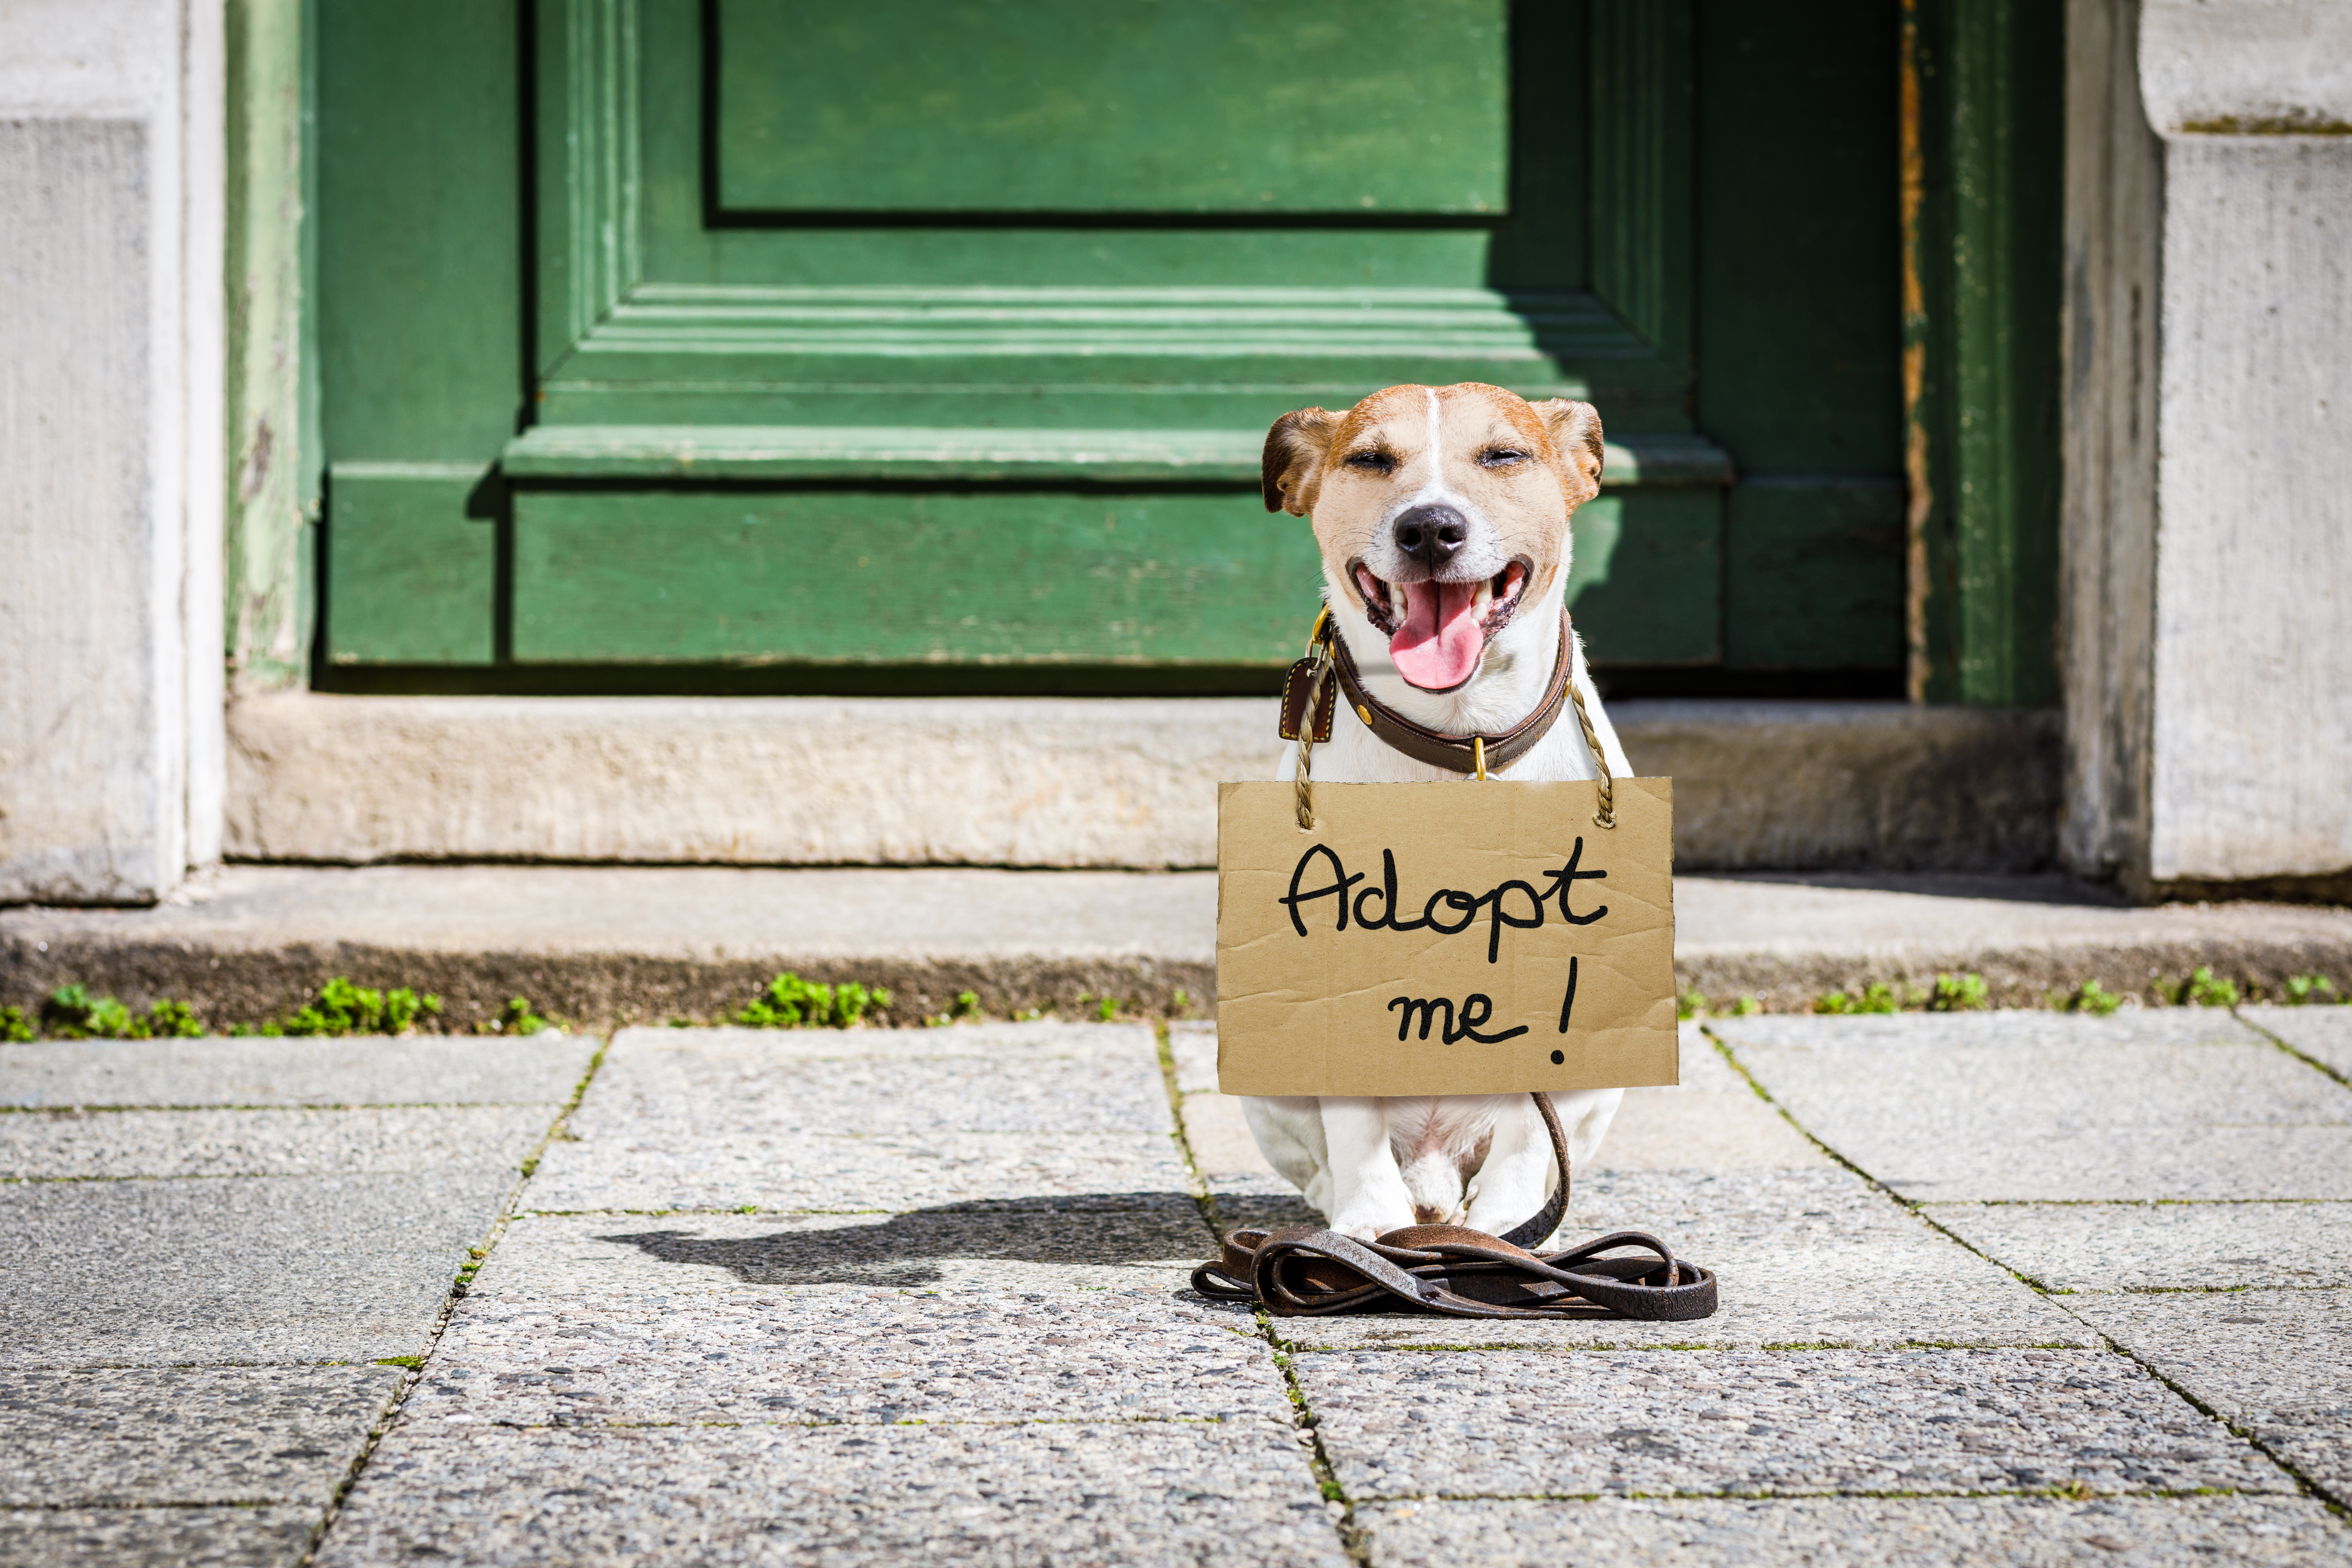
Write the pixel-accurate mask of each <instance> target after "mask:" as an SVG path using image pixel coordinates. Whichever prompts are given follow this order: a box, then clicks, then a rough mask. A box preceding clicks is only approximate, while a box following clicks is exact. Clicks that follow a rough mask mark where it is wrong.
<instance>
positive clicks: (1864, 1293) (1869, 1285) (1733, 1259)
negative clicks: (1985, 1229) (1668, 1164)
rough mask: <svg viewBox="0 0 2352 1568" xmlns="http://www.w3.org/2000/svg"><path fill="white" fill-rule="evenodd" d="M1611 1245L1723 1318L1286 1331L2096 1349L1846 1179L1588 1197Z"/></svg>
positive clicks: (1295, 1325)
mask: <svg viewBox="0 0 2352 1568" xmlns="http://www.w3.org/2000/svg"><path fill="white" fill-rule="evenodd" d="M1612 1230H1644V1231H1649V1232H1652V1233H1654V1234H1655V1235H1658V1236H1660V1237H1664V1239H1665V1241H1666V1243H1667V1244H1668V1245H1669V1246H1671V1247H1674V1248H1675V1252H1676V1254H1677V1255H1678V1256H1681V1257H1686V1258H1690V1259H1691V1260H1692V1261H1694V1262H1696V1263H1702V1264H1705V1265H1706V1266H1707V1267H1708V1268H1713V1269H1715V1270H1716V1272H1717V1276H1718V1278H1719V1279H1720V1284H1719V1286H1718V1291H1719V1294H1720V1297H1721V1302H1722V1304H1721V1305H1720V1307H1718V1308H1717V1311H1716V1313H1715V1315H1714V1316H1713V1317H1710V1318H1703V1319H1700V1320H1698V1321H1696V1322H1685V1323H1637V1322H1629V1321H1624V1320H1622V1319H1616V1318H1590V1319H1581V1320H1573V1319H1571V1320H1562V1321H1549V1322H1547V1321H1476V1322H1473V1321H1464V1320H1461V1319H1451V1318H1438V1317H1428V1316H1422V1315H1418V1314H1413V1315H1408V1314H1404V1313H1392V1314H1391V1313H1381V1314H1369V1313H1368V1314H1361V1315H1354V1314H1351V1315H1349V1316H1345V1317H1332V1318H1285V1319H1279V1320H1276V1321H1275V1324H1274V1331H1275V1332H1276V1334H1277V1335H1278V1336H1279V1337H1280V1338H1281V1339H1282V1340H1283V1342H1285V1343H1286V1344H1292V1345H1299V1346H1310V1345H1311V1346H1372V1345H1465V1344H1467V1345H1528V1346H1561V1347H1565V1346H1588V1347H1612V1346H1613V1347H1620V1348H1637V1347H1642V1346H1658V1345H1705V1346H1710V1347H1721V1348H1734V1349H1743V1350H1753V1349H1757V1348H1759V1347H1762V1346H1765V1345H1776V1344H1808V1345H1815V1344H1823V1343H1828V1344H1838V1345H1850V1346H1855V1347H1861V1348H1870V1349H1883V1350H1893V1349H1900V1348H1902V1347H1903V1346H1905V1345H1908V1344H1917V1343H1928V1344H1978V1345H2033V1346H2041V1345H2053V1344H2057V1345H2079V1346H2083V1347H2084V1348H2094V1347H2095V1346H2096V1345H2097V1344H2098V1340H2097V1337H2096V1336H2095V1335H2094V1334H2091V1333H2088V1332H2085V1331H2084V1328H2083V1325H2082V1324H2081V1322H2080V1321H2077V1320H2075V1319H2074V1318H2072V1317H2070V1316H2069V1315H2068V1314H2067V1313H2065V1312H2064V1311H2063V1310H2060V1309H2059V1308H2058V1307H2056V1306H2054V1305H2053V1304H2052V1303H2051V1302H2050V1301H2049V1300H2046V1299H2045V1298H2043V1297H2042V1296H2039V1295H2037V1294H2035V1293H2034V1292H2033V1291H2032V1290H2031V1289H2027V1288H2026V1287H2025V1286H2024V1285H2022V1284H2020V1283H2019V1282H2018V1281H2017V1280H2016V1279H2012V1278H2011V1276H2010V1275H2009V1274H2008V1272H2007V1271H2005V1270H2004V1269H2002V1268H2000V1267H1998V1266H1997V1265H1995V1264H1991V1263H1988V1262H1987V1261H1985V1260H1984V1259H1983V1258H1979V1257H1977V1256H1976V1255H1975V1254H1974V1253H1971V1252H1970V1251H1969V1250H1968V1248H1966V1247H1961V1246H1959V1245H1958V1243H1956V1242H1954V1241H1952V1240H1951V1239H1950V1238H1949V1237H1944V1236H1941V1235H1938V1234H1937V1232H1936V1230H1935V1229H1934V1228H1933V1227H1932V1226H1928V1225H1927V1224H1926V1223H1925V1222H1923V1221H1922V1220H1920V1219H1919V1218H1918V1217H1917V1216H1916V1215H1912V1214H1910V1213H1908V1212H1906V1210H1905V1209H1904V1208H1903V1206H1902V1205H1899V1204H1895V1203H1893V1202H1890V1201H1889V1200H1888V1199H1887V1198H1885V1196H1884V1195H1882V1194H1878V1193H1875V1192H1873V1191H1872V1190H1871V1189H1870V1187H1869V1186H1868V1185H1867V1184H1865V1183H1864V1182H1863V1181H1862V1180H1861V1179H1860V1178H1858V1177H1856V1176H1855V1175H1853V1173H1851V1172H1847V1171H1843V1170H1838V1169H1835V1168H1831V1169H1827V1170H1817V1171H1734V1172H1717V1173H1687V1172H1685V1173H1664V1172H1641V1173H1635V1172H1628V1173H1602V1174H1599V1175H1595V1176H1593V1177H1591V1178H1589V1179H1587V1180H1585V1181H1582V1182H1580V1183H1578V1184H1577V1186H1576V1194H1575V1201H1574V1204H1573V1205H1572V1207H1571V1209H1570V1224H1569V1226H1568V1228H1567V1231H1566V1234H1568V1235H1570V1236H1571V1237H1579V1238H1581V1237H1589V1236H1595V1235H1601V1234H1605V1233H1606V1232H1609V1231H1612Z"/></svg>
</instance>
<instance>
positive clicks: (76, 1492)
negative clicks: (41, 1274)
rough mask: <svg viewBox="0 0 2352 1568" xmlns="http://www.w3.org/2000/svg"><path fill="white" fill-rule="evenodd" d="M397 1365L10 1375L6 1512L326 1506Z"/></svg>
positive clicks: (393, 1383)
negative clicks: (274, 1504) (154, 1505)
mask: <svg viewBox="0 0 2352 1568" xmlns="http://www.w3.org/2000/svg"><path fill="white" fill-rule="evenodd" d="M402 1376H403V1373H402V1372H401V1370H400V1369H399V1368H397V1367H388V1366H304V1367H130V1368H108V1369H104V1370H98V1371H81V1372H49V1371H40V1372H17V1371H0V1429H5V1432H6V1434H7V1440H6V1442H5V1444H0V1504H5V1505H8V1506H11V1507H19V1508H21V1507H26V1506H33V1505H38V1506H43V1507H61V1508H94V1507H103V1506H115V1507H121V1506H124V1505H130V1504H142V1503H145V1504H152V1503H174V1504H181V1503H238V1502H244V1503H252V1502H281V1503H297V1502H299V1503H309V1504H311V1505H313V1506H316V1507H320V1508H323V1507H325V1506H326V1504H327V1502H328V1501H329V1500H331V1498H332V1497H333V1495H334V1491H335V1488H336V1486H337V1485H338V1484H339V1483H341V1480H342V1479H343V1474H344V1472H345V1471H346V1470H348V1469H349V1468H351V1463H352V1459H354V1458H357V1457H358V1455H359V1451H360V1446H361V1444H362V1442H364V1441H365V1440H366V1437H367V1434H368V1430H369V1428H371V1427H372V1426H374V1425H375V1421H376V1418H377V1417H378V1416H379V1415H383V1410H384V1407H385V1405H387V1404H389V1403H390V1401H391V1398H392V1394H393V1391H394V1389H396V1388H397V1387H398V1386H399V1384H400V1380H401V1378H402Z"/></svg>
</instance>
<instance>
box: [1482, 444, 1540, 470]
mask: <svg viewBox="0 0 2352 1568" xmlns="http://www.w3.org/2000/svg"><path fill="white" fill-rule="evenodd" d="M1527 460H1528V455H1527V454H1526V453H1525V452H1522V451H1520V450H1519V449H1518V448H1517V447H1487V448H1486V450H1485V451H1483V452H1481V453H1479V454H1478V466H1479V467H1480V468H1511V467H1513V466H1514V465H1516V464H1519V463H1524V462H1526V461H1527Z"/></svg>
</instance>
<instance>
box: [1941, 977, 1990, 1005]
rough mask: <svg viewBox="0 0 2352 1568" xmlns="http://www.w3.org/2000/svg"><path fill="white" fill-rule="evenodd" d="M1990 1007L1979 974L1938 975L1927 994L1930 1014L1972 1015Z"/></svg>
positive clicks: (1988, 995)
mask: <svg viewBox="0 0 2352 1568" xmlns="http://www.w3.org/2000/svg"><path fill="white" fill-rule="evenodd" d="M1991 1005H1992V997H1991V995H1990V994H1989V993H1988V992H1987V991H1986V990H1985V983H1984V976H1983V975H1981V974H1938V975H1937V976H1936V984H1934V985H1933V986H1931V987H1930V988H1929V989H1928V992H1927V1011H1929V1012H1930V1013H1974V1012H1978V1011H1980V1010H1981V1009H1983V1008H1986V1007H1990V1006H1991Z"/></svg>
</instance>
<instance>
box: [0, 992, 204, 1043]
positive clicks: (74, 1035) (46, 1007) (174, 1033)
mask: <svg viewBox="0 0 2352 1568" xmlns="http://www.w3.org/2000/svg"><path fill="white" fill-rule="evenodd" d="M8 1013H9V1014H10V1015H12V1016H15V1018H16V1024H17V1026H19V1027H22V1026H24V1017H23V1015H22V1014H18V1013H16V1009H15V1008H13V1007H12V1008H9V1009H8ZM41 1023H42V1024H43V1025H44V1026H46V1027H47V1029H48V1031H49V1033H50V1034H52V1035H54V1036H56V1037H58V1038H59V1039H64V1040H153V1039H167V1040H168V1039H194V1038H195V1037H197V1036H199V1035H201V1034H203V1033H204V1032H205V1028H204V1026H203V1025H202V1024H200V1023H198V1022H197V1021H196V1011H195V1009H194V1007H191V1006H190V1005H188V1004H186V1003H185V1002H172V1001H163V1002H158V1003H156V1004H155V1005H152V1006H151V1007H149V1008H148V1009H147V1011H146V1013H145V1014H144V1015H141V1014H138V1013H133V1012H132V1011H131V1009H130V1008H128V1007H126V1006H124V1005H122V1004H121V1003H120V1002H118V1001H116V1000H115V999H114V998H113V997H111V996H93V995H91V994H89V988H88V987H87V986H84V985H79V984H76V985H60V986H58V988H57V989H56V990H55V991H52V992H50V993H49V995H48V1000H47V1001H45V1002H43V1003H42V1004H41ZM8 1037H9V1038H12V1039H13V1038H16V1035H15V1034H14V1033H13V1032H11V1033H9V1035H8ZM24 1038H26V1039H30V1038H32V1035H31V1033H30V1031H29V1030H27V1032H26V1034H25V1035H24Z"/></svg>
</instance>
